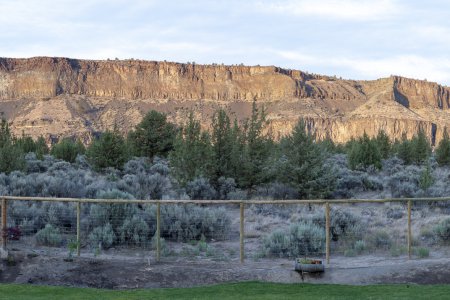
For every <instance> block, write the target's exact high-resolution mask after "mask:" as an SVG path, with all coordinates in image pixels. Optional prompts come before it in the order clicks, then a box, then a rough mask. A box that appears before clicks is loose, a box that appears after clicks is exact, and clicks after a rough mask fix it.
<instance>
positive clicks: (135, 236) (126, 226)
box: [119, 216, 150, 246]
mask: <svg viewBox="0 0 450 300" xmlns="http://www.w3.org/2000/svg"><path fill="white" fill-rule="evenodd" d="M119 232H120V242H121V243H126V244H128V245H135V246H147V245H148V243H149V241H150V228H149V226H148V225H147V223H145V221H144V220H143V219H142V218H141V217H139V216H133V217H132V218H131V219H126V220H125V221H124V222H123V224H122V226H121V227H120V228H119Z"/></svg>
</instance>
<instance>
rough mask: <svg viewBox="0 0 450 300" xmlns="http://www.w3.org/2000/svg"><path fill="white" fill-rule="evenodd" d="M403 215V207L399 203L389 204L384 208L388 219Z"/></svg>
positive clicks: (398, 217)
mask: <svg viewBox="0 0 450 300" xmlns="http://www.w3.org/2000/svg"><path fill="white" fill-rule="evenodd" d="M404 215H405V208H404V207H402V206H399V205H396V206H390V207H388V208H387V209H386V217H388V218H389V219H401V218H403V216H404Z"/></svg>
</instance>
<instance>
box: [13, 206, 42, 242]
mask: <svg viewBox="0 0 450 300" xmlns="http://www.w3.org/2000/svg"><path fill="white" fill-rule="evenodd" d="M8 215H9V218H8V219H9V221H10V222H12V225H13V226H18V227H20V228H21V229H22V232H23V234H25V235H27V234H34V233H36V232H37V230H38V229H39V228H43V227H44V226H45V224H46V222H45V212H44V210H43V209H42V205H41V204H40V203H35V202H29V201H12V202H11V203H10V204H9V205H8Z"/></svg>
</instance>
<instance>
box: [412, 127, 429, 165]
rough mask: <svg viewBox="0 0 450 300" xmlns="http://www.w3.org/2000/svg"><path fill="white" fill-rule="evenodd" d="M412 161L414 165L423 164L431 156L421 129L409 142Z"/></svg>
mask: <svg viewBox="0 0 450 300" xmlns="http://www.w3.org/2000/svg"><path fill="white" fill-rule="evenodd" d="M411 147H412V161H413V162H414V163H416V164H423V163H425V162H426V161H427V160H428V157H429V156H430V154H431V147H430V143H429V142H428V139H427V136H426V134H425V132H424V130H423V129H422V128H421V129H420V130H419V133H418V134H417V135H416V136H415V137H414V138H413V139H412V140H411Z"/></svg>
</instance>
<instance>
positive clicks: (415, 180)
mask: <svg viewBox="0 0 450 300" xmlns="http://www.w3.org/2000/svg"><path fill="white" fill-rule="evenodd" d="M420 174H421V168H419V167H417V166H407V167H405V168H404V169H403V170H402V171H400V172H398V173H395V174H393V175H392V176H390V177H389V179H388V187H389V188H390V190H391V193H392V196H393V197H395V198H400V197H407V198H409V197H415V196H416V195H417V194H418V192H419V191H420V187H419V182H420Z"/></svg>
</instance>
